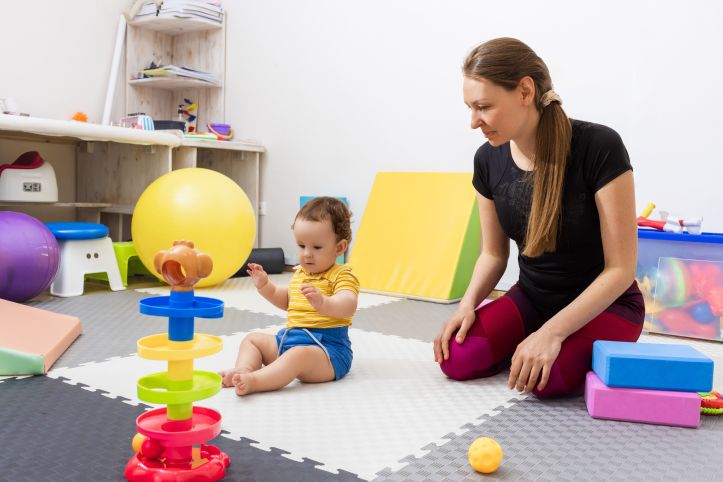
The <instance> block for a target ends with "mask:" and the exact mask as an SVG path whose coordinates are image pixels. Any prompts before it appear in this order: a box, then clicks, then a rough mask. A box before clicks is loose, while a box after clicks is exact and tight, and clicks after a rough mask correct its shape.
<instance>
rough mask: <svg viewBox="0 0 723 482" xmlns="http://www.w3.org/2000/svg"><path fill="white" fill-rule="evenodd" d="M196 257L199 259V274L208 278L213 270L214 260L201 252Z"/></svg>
mask: <svg viewBox="0 0 723 482" xmlns="http://www.w3.org/2000/svg"><path fill="white" fill-rule="evenodd" d="M196 259H197V260H198V275H199V276H200V277H202V278H206V277H207V276H208V275H210V274H211V271H213V260H212V259H211V257H210V256H209V255H207V254H199V255H198V257H197V258H196Z"/></svg>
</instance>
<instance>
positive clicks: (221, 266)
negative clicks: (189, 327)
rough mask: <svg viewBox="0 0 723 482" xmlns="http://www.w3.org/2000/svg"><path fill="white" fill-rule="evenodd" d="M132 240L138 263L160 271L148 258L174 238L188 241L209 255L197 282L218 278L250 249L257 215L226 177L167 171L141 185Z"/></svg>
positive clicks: (223, 277)
mask: <svg viewBox="0 0 723 482" xmlns="http://www.w3.org/2000/svg"><path fill="white" fill-rule="evenodd" d="M131 232H132V235H133V243H134V245H135V248H136V251H137V252H138V257H140V259H141V261H143V264H144V265H145V266H146V268H148V269H149V270H151V272H153V273H154V274H156V276H158V277H159V279H160V276H159V275H158V273H156V271H155V269H154V268H153V258H154V257H155V256H156V253H157V252H158V251H160V250H162V249H168V248H170V247H171V246H173V242H174V241H176V240H186V241H193V243H194V245H195V247H196V248H197V249H198V250H199V251H201V252H202V253H206V254H208V255H209V256H211V259H212V260H213V270H212V271H211V274H210V275H209V276H208V277H207V278H204V279H202V280H201V281H199V283H198V284H197V285H196V287H197V288H203V287H204V286H213V285H216V284H218V283H221V282H223V281H225V280H227V279H228V278H229V277H231V276H232V275H233V274H234V273H236V272H237V271H238V270H239V268H241V266H243V264H244V262H245V261H246V259H247V258H248V256H249V254H250V253H251V249H252V248H253V246H254V239H255V238H256V216H255V214H254V210H253V207H252V206H251V201H250V200H249V198H248V196H246V193H244V192H243V190H242V189H241V187H239V185H238V184H236V183H235V182H234V181H233V180H231V179H230V178H228V177H226V176H224V175H223V174H221V173H219V172H216V171H212V170H210V169H201V168H188V169H179V170H177V171H172V172H169V173H168V174H165V175H163V176H161V177H159V178H158V179H156V180H155V181H153V183H151V185H150V186H148V187H147V188H146V190H145V191H143V194H141V197H140V198H139V199H138V202H137V203H136V207H135V210H134V211H133V221H132V224H131Z"/></svg>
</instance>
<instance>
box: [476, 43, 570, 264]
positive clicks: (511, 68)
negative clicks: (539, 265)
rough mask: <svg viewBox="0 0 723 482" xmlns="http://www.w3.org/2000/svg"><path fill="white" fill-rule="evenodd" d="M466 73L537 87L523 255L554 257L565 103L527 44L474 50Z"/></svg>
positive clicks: (565, 144) (510, 86) (566, 145)
mask: <svg viewBox="0 0 723 482" xmlns="http://www.w3.org/2000/svg"><path fill="white" fill-rule="evenodd" d="M462 71H463V72H464V75H465V76H466V77H470V78H482V79H486V80H489V81H491V82H493V83H495V84H497V85H499V86H501V87H503V88H505V89H507V90H514V89H516V88H517V86H518V85H519V83H520V80H521V79H522V78H523V77H528V76H529V77H530V78H532V80H533V81H534V83H535V107H536V108H537V111H538V112H539V113H540V122H539V124H538V126H537V136H536V139H537V140H536V146H535V157H534V159H533V163H534V172H533V174H532V178H533V181H532V182H533V185H532V206H531V209H530V218H529V220H528V223H527V232H526V233H525V243H524V249H523V251H522V254H523V255H525V256H528V257H535V256H540V255H541V254H543V253H544V252H551V251H555V249H556V247H557V233H558V231H559V226H560V215H561V211H562V193H563V187H564V182H565V169H566V167H567V159H568V156H569V154H570V144H571V141H572V126H571V124H570V119H569V118H568V117H567V115H566V114H565V111H564V110H563V109H562V99H560V96H559V95H557V94H556V93H555V91H554V90H552V79H550V72H549V71H548V69H547V65H545V62H543V61H542V59H541V58H540V57H538V56H537V54H536V53H535V52H534V51H533V50H532V49H531V48H530V47H528V46H527V45H526V44H524V43H523V42H521V41H519V40H517V39H513V38H497V39H493V40H489V41H487V42H484V43H482V44H480V45H478V46H477V47H475V48H474V49H473V50H472V51H471V52H470V53H469V55H468V56H467V58H466V59H465V61H464V65H463V66H462Z"/></svg>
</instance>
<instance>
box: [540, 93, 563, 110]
mask: <svg viewBox="0 0 723 482" xmlns="http://www.w3.org/2000/svg"><path fill="white" fill-rule="evenodd" d="M553 102H558V103H560V104H562V98H561V97H560V96H559V95H557V92H555V91H554V90H552V89H550V90H548V91H547V92H545V93H544V94H542V97H541V98H540V103H541V104H542V108H543V109H544V108H545V107H547V106H548V105H550V104H552V103H553Z"/></svg>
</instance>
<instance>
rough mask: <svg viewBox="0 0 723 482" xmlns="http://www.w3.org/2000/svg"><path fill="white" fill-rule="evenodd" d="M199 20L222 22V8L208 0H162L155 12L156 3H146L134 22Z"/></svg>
mask: <svg viewBox="0 0 723 482" xmlns="http://www.w3.org/2000/svg"><path fill="white" fill-rule="evenodd" d="M156 16H157V17H171V18H192V17H195V18H201V19H204V20H210V21H212V22H218V23H221V22H222V21H223V7H222V6H221V5H220V2H216V1H209V0H164V1H163V3H162V4H161V8H160V10H158V11H156V3H155V2H153V1H148V2H146V3H144V4H143V6H142V7H141V8H140V10H139V11H138V14H136V16H135V17H134V19H136V20H141V19H146V18H148V17H156Z"/></svg>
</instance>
